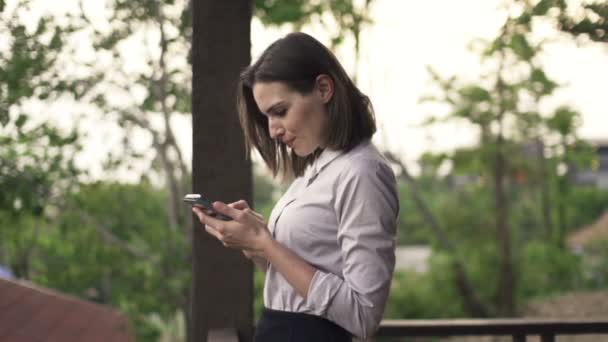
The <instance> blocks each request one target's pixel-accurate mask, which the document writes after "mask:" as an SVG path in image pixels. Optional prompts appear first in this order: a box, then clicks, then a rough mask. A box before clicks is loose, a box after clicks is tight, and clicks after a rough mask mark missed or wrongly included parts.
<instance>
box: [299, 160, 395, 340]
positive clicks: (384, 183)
mask: <svg viewBox="0 0 608 342" xmlns="http://www.w3.org/2000/svg"><path fill="white" fill-rule="evenodd" d="M334 191H336V192H335V194H336V197H335V202H334V208H335V211H336V215H337V218H338V225H339V227H338V236H337V238H338V243H339V245H340V249H341V255H342V260H343V263H344V269H343V271H342V277H340V276H338V275H335V274H333V273H329V272H324V271H321V270H317V271H316V272H315V274H314V276H313V278H312V281H311V283H310V286H309V289H308V295H307V298H306V301H307V305H308V307H309V308H310V309H312V310H313V312H314V313H315V314H317V315H319V316H322V317H325V318H327V319H329V320H331V321H333V322H335V323H337V324H338V325H340V326H342V327H343V328H345V329H346V330H348V331H349V332H351V333H352V334H354V335H356V336H359V337H363V338H366V337H369V336H370V335H372V334H373V333H374V332H375V331H376V329H377V327H378V325H379V324H380V321H381V319H382V315H383V313H384V307H385V304H386V300H387V298H388V294H389V290H390V286H391V279H392V275H393V270H394V267H395V234H396V229H397V221H398V215H399V197H398V194H397V188H396V181H395V176H394V173H393V171H392V170H391V169H390V167H389V166H388V165H386V164H384V163H381V162H379V161H375V160H370V161H361V162H357V163H355V165H354V166H353V167H351V168H348V169H345V170H344V171H343V172H342V174H341V175H340V176H339V177H338V183H337V184H336V186H335V189H334Z"/></svg>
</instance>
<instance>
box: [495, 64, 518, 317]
mask: <svg viewBox="0 0 608 342" xmlns="http://www.w3.org/2000/svg"><path fill="white" fill-rule="evenodd" d="M504 59H505V57H504V55H503V56H501V62H500V63H501V65H500V67H499V71H498V81H497V85H496V88H497V90H498V96H499V98H498V106H499V108H498V117H497V123H498V133H497V136H496V151H495V158H494V205H495V212H496V230H497V238H498V245H499V253H500V266H499V272H500V273H499V279H498V289H497V290H498V313H499V314H500V315H503V316H514V315H515V272H514V269H513V268H514V267H513V255H512V250H511V228H510V226H509V208H508V205H509V203H508V200H507V195H506V193H505V181H506V168H507V165H506V160H505V155H504V132H503V129H504V122H503V119H504V115H505V112H506V109H505V103H504V102H505V99H504V91H505V86H504V82H503V80H502V75H501V73H502V67H503V63H504Z"/></svg>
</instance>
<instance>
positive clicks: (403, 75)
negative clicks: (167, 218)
mask: <svg viewBox="0 0 608 342" xmlns="http://www.w3.org/2000/svg"><path fill="white" fill-rule="evenodd" d="M41 3H43V4H45V3H46V2H45V1H41ZM499 3H500V1H499V0H459V1H453V0H425V1H402V0H375V1H374V2H373V5H372V8H371V17H372V19H373V21H374V22H373V24H372V25H369V26H367V27H366V28H365V29H364V30H363V32H362V34H361V56H360V63H359V66H358V69H357V74H358V86H359V87H360V89H361V90H362V91H363V92H364V93H366V94H367V95H368V96H369V97H370V98H371V100H372V103H373V105H374V108H375V111H376V116H377V119H378V123H379V132H378V133H377V134H376V136H375V137H374V142H375V143H376V144H377V145H379V146H380V147H381V148H384V149H389V150H391V151H393V152H395V153H397V154H398V155H400V156H401V157H402V159H403V160H404V161H406V162H407V163H408V164H410V165H412V166H413V169H414V170H413V171H414V172H415V171H416V170H415V160H416V159H417V158H418V157H419V156H420V154H421V153H423V152H425V151H446V150H451V149H453V148H454V147H457V146H461V145H466V144H471V143H473V142H474V141H475V131H474V130H472V129H471V128H470V127H468V126H466V125H464V124H458V123H451V124H445V125H442V126H435V127H433V128H421V127H420V125H419V124H420V123H421V122H422V121H424V119H425V118H427V117H428V116H429V115H431V114H436V113H439V114H445V108H441V107H429V106H424V105H422V104H420V103H419V99H420V98H421V97H422V96H424V95H426V94H428V93H429V91H430V90H431V89H432V87H431V83H430V78H429V74H428V72H427V66H431V67H432V68H433V69H435V70H437V71H438V72H439V74H441V75H443V76H446V77H447V76H452V75H457V76H459V77H462V78H464V79H468V80H476V79H478V75H479V73H480V69H481V68H480V62H479V58H478V57H477V55H475V54H474V53H472V52H470V51H469V49H468V48H467V46H468V45H469V43H470V42H471V41H472V40H474V39H479V38H481V39H492V38H494V37H495V36H496V32H497V30H498V29H499V27H500V25H501V24H502V23H503V19H504V15H505V14H504V12H502V11H501V10H500V9H499ZM61 4H63V5H64V7H66V8H67V7H69V6H70V1H69V0H62V1H59V2H53V8H55V9H57V8H60V7H61V6H60V5H61ZM49 6H50V5H49ZM85 7H88V8H90V10H91V13H97V14H103V5H102V2H100V1H94V0H89V2H87V3H85ZM303 31H304V32H307V33H310V34H312V35H313V36H315V37H316V38H317V39H319V40H321V41H322V42H324V43H328V36H327V33H326V32H325V30H324V29H323V27H321V25H320V24H312V25H309V26H307V27H305V28H304V29H303ZM536 31H537V32H538V34H537V36H536V38H537V39H543V38H549V39H551V43H549V44H547V45H546V50H545V54H544V55H543V58H542V61H543V67H544V68H545V71H546V72H547V74H548V75H549V77H551V78H553V79H555V80H557V81H558V82H559V83H561V84H563V85H564V86H563V87H562V88H561V89H560V90H559V91H558V92H556V94H555V96H553V98H552V99H551V100H550V101H547V103H544V104H543V107H544V108H546V109H551V108H554V107H555V106H558V105H570V106H572V107H573V108H575V109H577V110H578V111H580V113H581V114H582V119H583V121H582V125H581V127H580V130H579V133H580V135H581V137H583V138H587V139H608V110H607V107H608V106H606V99H605V98H606V86H605V80H608V48H607V46H608V45H607V44H586V43H576V42H575V41H574V40H573V39H572V38H571V37H570V36H568V35H566V34H563V33H559V32H556V31H555V30H554V29H553V28H552V27H551V26H550V25H544V26H539V27H538V29H537V30H536ZM288 32H289V28H283V29H270V28H265V27H263V26H262V25H261V24H260V22H259V21H258V20H257V19H254V20H253V21H252V33H251V42H252V58H253V59H254V60H255V59H256V58H257V57H258V56H259V55H260V54H261V52H262V51H263V50H264V49H265V48H266V47H267V46H268V45H269V44H270V43H272V42H273V41H274V40H275V39H277V38H280V37H282V36H283V35H285V34H287V33H288ZM130 54H131V55H132V57H133V60H132V61H131V62H132V63H131V64H133V65H135V66H137V61H138V55H137V54H138V50H136V49H133V50H132V51H130ZM336 55H337V56H338V58H339V59H340V61H341V62H342V63H343V65H344V66H345V68H346V70H347V71H348V72H349V73H351V74H352V73H353V71H354V44H353V41H352V39H347V40H346V41H345V43H344V44H343V45H342V46H341V47H340V48H339V49H338V50H337V51H336ZM100 63H101V61H100ZM109 67H112V66H109ZM39 110H41V111H42V110H43V108H39ZM44 110H49V111H54V112H56V113H58V114H56V115H54V117H55V118H57V120H58V122H60V123H61V122H67V121H69V120H66V118H67V115H68V114H66V113H68V112H69V110H68V109H67V108H65V107H62V105H61V104H57V105H54V106H50V107H49V108H44ZM431 110H433V111H434V112H431ZM442 112H443V113H442ZM173 124H174V127H175V131H176V132H178V137H177V139H178V143H179V145H180V146H181V147H182V150H183V152H184V155H185V156H187V159H188V160H190V159H191V152H192V146H191V143H192V142H191V133H190V132H191V125H190V120H189V118H182V119H176V121H175V122H174V123H173ZM104 125H106V124H105V123H104V122H103V121H101V122H99V121H97V122H89V124H88V127H86V125H85V127H84V129H85V130H87V133H88V134H87V138H86V139H87V140H86V141H85V144H84V146H85V150H84V152H83V154H82V155H81V156H80V157H79V158H78V164H79V165H81V166H82V167H84V168H87V169H88V170H89V171H90V173H91V177H92V178H93V179H95V178H103V177H104V174H105V173H104V170H103V168H102V167H101V160H102V159H103V158H104V157H105V156H106V155H107V153H108V152H109V151H111V150H116V149H119V148H120V140H119V138H118V136H119V135H117V134H114V133H113V130H115V129H116V128H115V127H111V125H108V126H107V127H105V126H104ZM114 132H115V131H114ZM134 135H135V136H134V137H133V138H134V142H135V143H136V144H138V145H141V146H143V147H148V146H149V142H150V140H149V138H148V137H146V136H143V135H141V136H140V135H138V134H137V133H134ZM142 165H143V164H142ZM141 167H142V166H139V169H138V166H136V165H135V166H134V170H135V172H132V171H125V172H124V173H123V174H122V175H121V176H120V177H121V179H123V180H126V181H137V179H138V174H139V172H140V171H141V172H143V171H145V170H142V169H140V168H141Z"/></svg>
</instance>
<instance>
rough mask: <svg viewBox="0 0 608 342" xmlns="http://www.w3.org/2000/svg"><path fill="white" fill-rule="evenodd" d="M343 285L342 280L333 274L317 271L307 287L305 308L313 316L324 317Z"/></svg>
mask: <svg viewBox="0 0 608 342" xmlns="http://www.w3.org/2000/svg"><path fill="white" fill-rule="evenodd" d="M343 283H344V280H342V279H341V278H340V277H338V276H336V275H335V274H332V273H326V272H322V271H319V270H317V271H316V272H315V274H314V275H313V276H312V279H311V281H310V285H309V286H308V294H307V296H306V306H307V307H308V308H309V309H310V310H311V312H312V313H314V314H315V315H318V316H322V317H326V315H327V309H328V308H329V306H330V304H331V302H332V300H333V299H334V297H335V296H336V294H337V293H338V291H339V290H340V287H341V286H342V284H343Z"/></svg>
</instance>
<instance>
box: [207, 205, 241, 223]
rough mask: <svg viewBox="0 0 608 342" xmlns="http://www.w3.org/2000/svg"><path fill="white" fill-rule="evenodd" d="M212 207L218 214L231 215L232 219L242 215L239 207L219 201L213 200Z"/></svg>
mask: <svg viewBox="0 0 608 342" xmlns="http://www.w3.org/2000/svg"><path fill="white" fill-rule="evenodd" d="M213 209H215V211H217V212H218V213H220V214H224V215H226V216H229V217H232V219H237V218H238V217H240V216H241V215H242V212H243V211H242V210H241V209H237V208H233V207H231V206H229V205H227V204H226V203H224V202H220V201H217V202H213Z"/></svg>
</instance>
